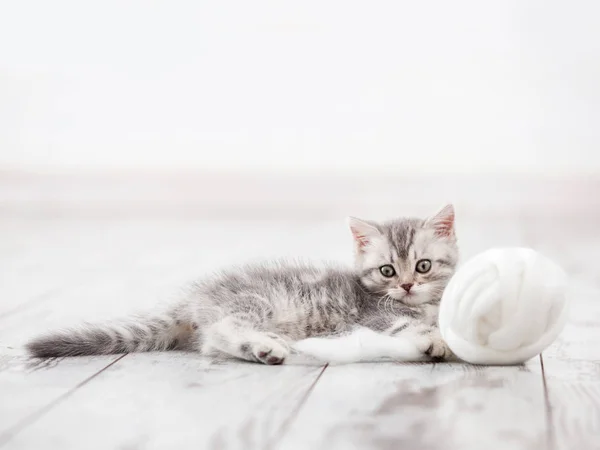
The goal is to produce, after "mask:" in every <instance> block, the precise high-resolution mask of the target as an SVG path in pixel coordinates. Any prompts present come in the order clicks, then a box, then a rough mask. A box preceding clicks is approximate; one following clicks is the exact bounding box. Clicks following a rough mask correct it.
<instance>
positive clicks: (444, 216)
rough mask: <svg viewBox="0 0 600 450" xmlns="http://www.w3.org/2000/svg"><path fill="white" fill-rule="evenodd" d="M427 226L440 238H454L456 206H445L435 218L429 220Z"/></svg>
mask: <svg viewBox="0 0 600 450" xmlns="http://www.w3.org/2000/svg"><path fill="white" fill-rule="evenodd" d="M427 225H428V226H430V227H432V228H433V229H434V230H435V233H436V234H437V235H438V236H442V237H452V236H454V206H452V205H446V206H444V207H443V208H442V209H440V210H439V211H438V213H437V214H436V215H435V216H433V217H431V218H429V219H428V220H427Z"/></svg>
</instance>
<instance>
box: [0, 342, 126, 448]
mask: <svg viewBox="0 0 600 450" xmlns="http://www.w3.org/2000/svg"><path fill="white" fill-rule="evenodd" d="M18 353H19V352H17V351H7V349H3V351H2V352H1V353H0V399H2V400H1V401H0V447H1V446H2V445H3V444H7V443H9V442H10V440H11V439H12V437H13V436H14V434H15V433H18V432H19V431H20V430H21V429H22V428H26V427H27V426H28V425H29V423H30V422H31V421H33V420H35V418H36V417H37V416H38V414H40V413H43V412H44V409H45V408H47V407H49V406H50V405H52V404H53V403H55V402H57V401H59V400H61V399H62V398H63V397H65V396H67V395H68V394H69V393H70V392H71V391H73V390H76V389H77V387H78V386H79V385H81V384H82V383H85V382H86V380H89V379H90V377H93V376H94V375H95V374H97V373H98V372H99V371H101V370H102V369H104V368H105V367H106V366H108V365H109V364H111V363H112V362H114V361H115V360H116V359H118V357H116V356H101V357H91V358H77V359H62V360H60V361H59V360H56V359H52V360H47V361H43V362H41V361H40V362H36V361H31V360H29V358H26V357H24V356H21V355H18ZM9 448H10V447H9Z"/></svg>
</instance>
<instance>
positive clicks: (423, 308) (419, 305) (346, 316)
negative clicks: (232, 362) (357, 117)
mask: <svg viewBox="0 0 600 450" xmlns="http://www.w3.org/2000/svg"><path fill="white" fill-rule="evenodd" d="M349 225H350V230H351V232H352V235H353V237H354V243H355V262H356V267H355V269H354V270H348V269H340V268H336V267H324V268H317V267H314V266H309V265H304V264H288V263H283V262H279V263H275V264H270V265H250V266H245V267H241V268H237V269H230V270H228V271H226V272H223V273H221V274H219V275H217V276H215V277H213V278H209V279H206V280H203V281H200V282H197V283H196V284H194V285H193V287H192V289H191V291H190V292H189V294H188V295H187V296H186V297H185V298H184V299H182V301H180V302H179V303H177V304H175V305H173V306H172V307H171V308H170V309H168V310H167V311H166V312H165V313H163V314H158V315H146V316H136V317H133V318H131V319H127V320H120V321H115V322H112V323H108V324H106V325H85V326H83V327H81V328H80V329H73V330H66V331H58V332H55V333H51V334H48V335H45V336H41V337H38V338H36V339H34V340H33V341H31V342H29V343H28V345H27V348H28V350H29V351H30V352H31V353H32V354H33V355H34V356H38V357H55V356H77V355H95V354H110V353H127V352H143V351H153V350H159V351H162V350H172V349H181V350H195V351H199V352H201V353H202V354H204V355H211V356H224V355H226V356H233V357H237V358H241V359H245V360H248V361H257V362H261V363H265V364H281V363H282V362H283V361H284V360H285V358H286V357H287V356H288V354H289V351H290V344H291V343H293V342H294V341H297V340H300V339H304V338H307V337H314V336H328V335H332V334H337V333H344V332H348V331H351V330H352V329H353V328H354V327H359V326H362V327H368V328H370V329H372V330H375V331H378V332H381V333H384V334H386V335H389V336H402V338H403V339H407V338H408V339H411V340H414V342H415V343H416V345H418V349H419V351H422V352H423V354H425V355H428V356H431V357H437V358H445V357H450V356H451V352H450V350H449V349H448V347H447V346H446V344H445V343H444V342H443V340H442V338H441V336H440V334H439V331H438V328H437V314H438V305H439V301H440V297H441V295H442V292H443V290H444V288H445V286H446V284H447V282H448V280H449V279H450V277H451V276H452V274H453V273H454V268H455V266H456V263H457V258H458V249H457V244H456V236H455V232H454V209H453V207H452V206H451V205H448V206H446V207H445V208H443V209H442V210H441V211H440V212H438V213H437V214H436V215H435V216H433V217H431V218H429V219H426V220H421V219H414V218H401V219H397V220H394V221H390V222H386V223H375V222H371V221H363V220H359V219H355V218H350V219H349Z"/></svg>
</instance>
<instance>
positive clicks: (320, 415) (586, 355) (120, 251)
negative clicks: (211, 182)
mask: <svg viewBox="0 0 600 450" xmlns="http://www.w3.org/2000/svg"><path fill="white" fill-rule="evenodd" d="M599 225H600V223H598V222H596V221H588V220H577V219H571V218H564V219H560V220H559V219H553V220H548V219H545V220H544V221H536V220H535V219H534V218H528V219H524V218H519V217H507V218H505V219H502V220H501V219H488V220H483V219H474V218H471V219H469V220H468V221H462V222H461V220H460V218H459V237H460V241H461V246H462V250H463V255H464V257H468V256H470V255H473V254H474V253H476V252H478V251H481V250H484V249H486V248H488V247H491V246H504V245H528V246H533V247H534V248H536V249H538V250H540V251H542V252H544V253H546V254H547V255H548V256H550V257H552V258H554V259H556V260H557V261H559V262H560V263H561V264H562V265H563V266H564V268H565V269H566V270H567V271H568V272H569V274H570V275H571V276H572V283H571V288H572V292H571V296H572V300H573V306H572V318H571V321H570V323H569V324H568V326H567V327H566V329H565V331H564V333H563V334H562V336H561V337H560V339H559V340H558V341H557V342H556V343H555V344H554V345H553V346H552V347H551V348H550V349H548V350H547V351H546V352H544V354H543V357H540V358H535V359H533V360H531V361H529V362H528V363H527V364H525V365H523V366H518V367H479V366H471V365H466V364H392V363H389V364H388V363H386V364H356V365H347V366H326V365H304V364H301V363H300V362H297V361H296V362H294V361H291V362H290V364H288V365H284V366H273V367H267V366H261V365H256V364H245V363H233V362H229V363H212V362H210V361H208V360H206V359H204V358H202V357H200V356H198V355H195V354H185V353H164V354H131V355H125V356H123V355H120V356H103V357H89V358H88V357H84V358H72V359H59V360H50V361H46V362H36V361H32V360H28V359H27V358H26V357H25V355H24V353H23V350H22V347H21V345H22V344H23V342H24V341H25V340H26V339H27V338H29V337H31V336H33V335H35V334H36V333H39V332H42V331H44V330H46V329H48V328H53V327H58V326H64V325H70V324H76V323H77V322H78V321H80V320H96V319H103V318H109V317H114V316H119V315H122V314H126V313H128V312H131V311H134V310H139V309H144V308H150V307H153V306H154V305H155V304H156V303H157V302H160V301H168V299H169V298H173V297H174V296H176V295H178V290H179V288H180V287H181V286H184V285H185V283H186V282H188V281H191V280H193V279H194V278H197V277H199V276H202V275H203V274H207V273H209V272H210V271H211V270H214V269H215V268H218V267H223V266H226V265H227V264H230V263H239V262H243V261H247V260H249V259H254V258H256V257H270V256H300V257H309V258H314V259H323V258H325V259H334V260H341V261H350V257H351V255H350V242H349V236H348V233H347V231H346V230H345V225H344V222H343V217H340V220H339V221H335V222H334V221H329V220H327V221H319V220H312V221H311V220H304V221H301V222H294V221H279V222H278V221H265V222H260V221H256V220H247V221H239V220H228V221H206V220H199V219H184V218H179V219H171V220H170V219H153V220H148V219H146V220H142V219H139V220H135V219H122V220H116V219H102V218H98V217H96V218H81V217H80V218H78V219H75V218H70V219H67V218H64V219H61V218H51V217H46V218H40V217H35V218H34V217H30V218H26V217H23V216H21V217H20V218H17V217H12V218H11V217H3V218H2V220H1V221H0V277H1V283H0V448H2V449H15V450H16V449H32V450H33V449H35V450H38V449H60V450H66V449H77V450H81V449H123V450H126V449H127V450H130V449H131V450H133V449H179V450H182V449H188V448H189V449H230V448H232V449H233V448H235V449H244V450H247V449H311V450H318V449H328V450H329V449H340V450H351V449H394V450H395V449H409V450H418V449H427V450H434V449H477V450H481V449H486V450H494V449H511V450H513V449H536V450H541V449H577V450H586V449H600V294H599V293H600V264H599V263H598V255H599V254H600V233H599V232H598V230H599V229H600V227H599Z"/></svg>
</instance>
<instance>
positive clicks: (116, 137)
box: [0, 0, 600, 174]
mask: <svg viewBox="0 0 600 450" xmlns="http://www.w3.org/2000/svg"><path fill="white" fill-rule="evenodd" d="M599 23H600V3H598V2H595V1H591V0H590V1H569V2H567V1H563V2H557V1H526V2H523V1H517V0H513V1H503V2H481V1H454V2H448V1H427V2H415V1H410V2H409V1H389V2H348V1H328V2H327V1H303V2H289V1H288V2H284V1H271V2H268V1H242V0H237V1H229V2H227V1H211V2H209V1H191V0H189V1H179V2H176V1H168V2H167V1H164V2H150V1H139V2H133V1H104V2H81V1H66V0H55V1H52V2H47V1H22V0H21V1H13V2H8V1H5V2H2V4H1V6H0V166H1V167H2V168H5V169H6V168H8V169H10V168H13V169H14V168H17V169H23V168H25V169H35V170H42V171H43V170H46V169H48V170H57V169H59V170H72V169H90V168H92V169H96V170H97V169H100V170H102V169H107V168H134V169H145V168H150V169H153V170H164V169H169V170H172V169H179V168H186V169H190V168H192V169H204V170H206V169H231V170H249V171H273V172H282V171H298V172H302V171H314V170H329V171H333V170H336V171H339V172H347V171H352V172H356V171H361V170H364V169H369V170H371V171H395V172H409V173H420V172H436V171H447V172H477V173H483V172H489V171H496V172H535V173H544V174H548V173H557V172H571V173H581V172H597V171H599V170H600V156H598V153H599V150H598V145H599V144H600V25H599Z"/></svg>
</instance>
